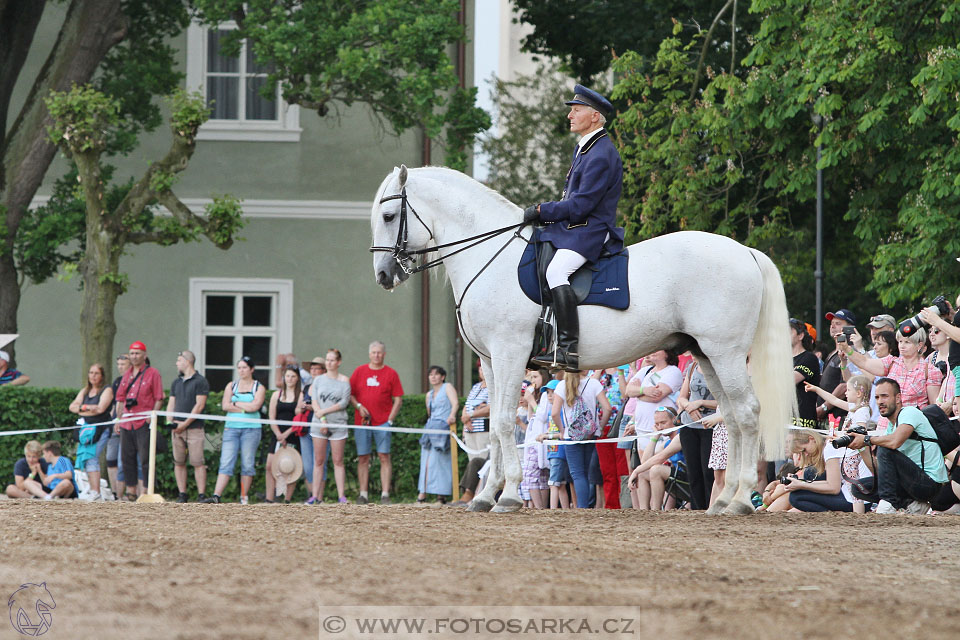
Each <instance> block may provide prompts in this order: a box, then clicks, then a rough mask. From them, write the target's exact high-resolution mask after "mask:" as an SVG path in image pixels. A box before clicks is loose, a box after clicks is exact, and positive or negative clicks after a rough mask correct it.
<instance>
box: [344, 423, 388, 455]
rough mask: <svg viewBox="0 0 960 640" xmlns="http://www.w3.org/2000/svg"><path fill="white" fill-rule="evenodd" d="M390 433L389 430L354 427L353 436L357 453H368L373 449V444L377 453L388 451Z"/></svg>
mask: <svg viewBox="0 0 960 640" xmlns="http://www.w3.org/2000/svg"><path fill="white" fill-rule="evenodd" d="M377 426H383V425H377ZM390 435H391V433H390V432H389V431H380V430H376V431H374V430H372V429H354V430H353V437H354V438H356V439H357V455H358V456H366V455H369V454H370V452H371V451H373V448H372V446H373V445H374V444H376V446H377V453H390ZM371 440H372V442H371Z"/></svg>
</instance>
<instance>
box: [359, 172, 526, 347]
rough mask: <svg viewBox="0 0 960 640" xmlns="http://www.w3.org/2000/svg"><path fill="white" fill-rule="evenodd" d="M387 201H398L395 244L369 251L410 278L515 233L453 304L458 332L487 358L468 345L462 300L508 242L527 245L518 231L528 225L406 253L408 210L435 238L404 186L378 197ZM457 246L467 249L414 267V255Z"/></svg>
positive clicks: (373, 248) (519, 223)
mask: <svg viewBox="0 0 960 640" xmlns="http://www.w3.org/2000/svg"><path fill="white" fill-rule="evenodd" d="M390 200H400V225H399V227H398V229H397V240H396V242H394V243H393V246H392V247H377V246H373V247H370V252H371V253H376V252H385V253H389V254H390V255H391V256H393V258H394V259H395V260H396V261H397V264H399V265H400V268H401V269H403V272H404V273H406V274H407V275H413V274H415V273H420V272H421V271H426V270H427V269H431V268H433V267H436V266H437V265H439V264H441V263H443V261H444V259H445V258H449V257H450V256H455V255H457V254H458V253H460V252H461V251H466V250H467V249H472V248H473V247H475V246H477V245H478V244H482V243H484V242H486V241H487V240H492V239H493V238H496V237H497V236H499V235H502V234H504V233H506V232H508V231H514V233H513V234H512V235H511V236H510V237H509V238H507V241H506V242H505V243H504V244H503V246H502V247H500V248H499V249H498V250H497V252H496V253H494V254H493V257H491V258H490V259H489V260H487V263H486V264H484V265H483V266H482V267H481V268H480V270H479V271H478V272H477V274H476V275H475V276H473V278H471V279H470V282H468V283H467V286H466V287H464V289H463V293H461V294H460V299H459V300H457V303H456V312H457V324H458V325H459V327H460V333H461V334H462V335H463V337H464V338H465V339H466V341H467V343H468V344H469V345H470V347H471V348H472V349H473V350H474V351H476V352H477V353H478V354H480V355H486V354H484V353H483V351H481V350H480V349H478V348H477V347H476V345H474V344H473V342H471V340H470V338H469V337H467V333H466V331H464V330H463V322H462V320H461V317H460V306H461V305H462V304H463V299H464V298H465V297H466V295H467V291H468V290H469V289H470V287H471V285H473V283H474V282H476V281H477V278H479V277H480V275H481V274H482V273H483V272H484V271H486V270H487V267H489V266H490V265H491V264H493V261H494V260H496V259H497V257H499V256H500V254H501V253H503V251H504V250H505V249H506V248H507V247H508V246H509V245H510V243H511V242H513V241H514V240H515V239H516V238H520V239H521V240H523V241H525V242H529V240H527V239H526V238H524V237H523V236H522V235H520V232H521V231H523V228H524V227H525V226H527V225H528V224H529V223H528V222H518V223H517V224H511V225H508V226H506V227H500V228H499V229H493V230H491V231H484V232H483V233H478V234H477V235H475V236H470V237H469V238H463V239H462V240H454V241H453V242H446V243H444V244H438V245H434V246H432V247H425V248H423V249H413V250H408V249H407V241H408V239H409V233H408V232H409V222H408V216H407V209H409V210H410V211H412V212H413V215H414V216H415V217H416V218H417V221H418V222H420V224H421V225H422V226H423V228H424V229H426V230H427V233H429V234H430V239H431V240H434V239H435V238H434V235H433V232H432V231H431V230H430V227H428V226H427V225H426V223H425V222H424V221H423V220H422V219H421V218H420V215H419V214H418V213H417V210H416V209H414V208H413V205H412V204H410V201H409V198H408V197H407V188H406V187H402V188H401V189H400V193H396V194H394V195H391V196H384V197H383V198H380V204H383V203H384V202H389V201H390ZM467 243H470V244H467ZM458 245H466V246H463V247H460V248H459V249H457V250H456V251H451V252H450V253H449V254H447V255H446V256H443V257H439V258H434V259H433V260H427V261H426V262H424V263H423V264H420V265H417V264H415V257H416V256H425V255H427V254H430V253H433V252H434V251H439V250H440V249H446V248H448V247H456V246H458ZM486 357H488V358H489V356H486Z"/></svg>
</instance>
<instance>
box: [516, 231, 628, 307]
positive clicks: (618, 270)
mask: <svg viewBox="0 0 960 640" xmlns="http://www.w3.org/2000/svg"><path fill="white" fill-rule="evenodd" d="M628 260H629V254H628V253H627V250H626V249H624V250H623V251H621V252H620V253H616V254H613V255H612V256H604V257H601V258H600V261H599V262H597V263H596V264H591V263H587V264H585V265H584V266H582V267H580V268H579V269H578V270H577V272H576V273H575V274H574V275H573V276H572V277H571V280H572V279H573V278H575V277H576V276H577V274H580V273H581V272H582V271H588V272H590V273H593V282H592V284H591V285H590V292H589V293H588V294H587V296H586V298H584V299H583V300H582V301H581V302H580V304H595V305H600V306H601V307H610V308H611V309H618V310H620V311H623V310H624V309H626V308H627V307H629V306H630V288H629V282H628V269H627V267H628ZM517 279H518V280H519V281H520V288H521V289H523V293H524V294H526V296H527V297H528V298H530V299H531V300H533V301H534V302H535V303H537V304H543V303H542V301H541V299H540V284H539V283H538V281H537V249H536V245H535V244H534V243H532V242H531V243H529V244H528V245H527V248H526V249H524V251H523V255H522V256H520V263H519V264H518V265H517Z"/></svg>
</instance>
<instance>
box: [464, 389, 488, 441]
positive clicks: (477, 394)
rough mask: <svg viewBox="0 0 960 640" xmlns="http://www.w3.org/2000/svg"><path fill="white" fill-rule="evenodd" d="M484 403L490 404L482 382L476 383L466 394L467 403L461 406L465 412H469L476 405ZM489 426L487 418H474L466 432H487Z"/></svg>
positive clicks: (486, 390)
mask: <svg viewBox="0 0 960 640" xmlns="http://www.w3.org/2000/svg"><path fill="white" fill-rule="evenodd" d="M484 403H486V404H490V390H489V389H487V387H486V386H485V385H484V384H483V383H482V382H478V383H477V384H475V385H473V388H472V389H470V393H469V394H467V401H466V402H465V403H464V404H463V407H464V409H466V410H467V412H470V411H473V410H474V409H475V408H476V407H477V405H480V404H484ZM489 424H490V423H489V421H488V418H474V419H473V420H471V421H470V428H469V429H467V431H468V432H469V433H478V432H481V431H489V426H488V425H489Z"/></svg>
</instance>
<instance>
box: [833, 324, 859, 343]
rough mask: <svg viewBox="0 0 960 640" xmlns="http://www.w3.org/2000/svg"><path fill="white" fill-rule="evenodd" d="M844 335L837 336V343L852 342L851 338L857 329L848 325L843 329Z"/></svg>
mask: <svg viewBox="0 0 960 640" xmlns="http://www.w3.org/2000/svg"><path fill="white" fill-rule="evenodd" d="M842 330H843V333H841V334H840V335H838V336H837V342H850V336H852V335H853V333H854V332H855V331H856V330H857V328H856V327H853V326H850V325H847V326H845V327H843V329H842Z"/></svg>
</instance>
